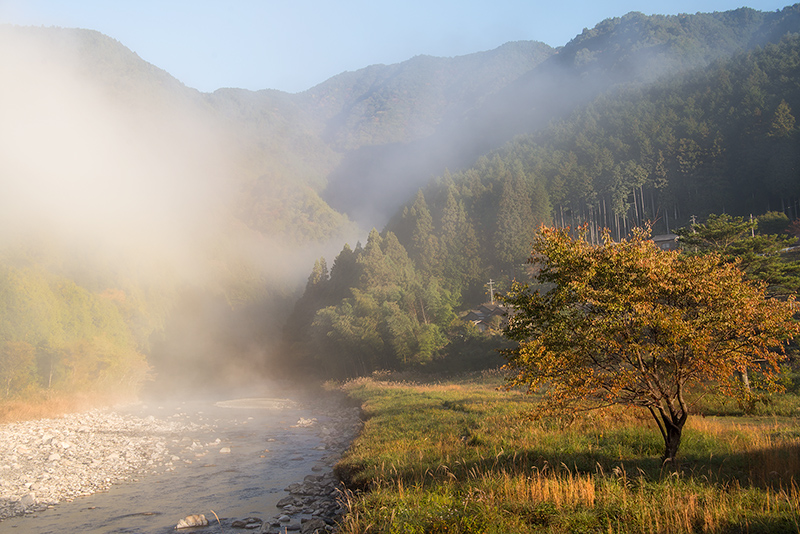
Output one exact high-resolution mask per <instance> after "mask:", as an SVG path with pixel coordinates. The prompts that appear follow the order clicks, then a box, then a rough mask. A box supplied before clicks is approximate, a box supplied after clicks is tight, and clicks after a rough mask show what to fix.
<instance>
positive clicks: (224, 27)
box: [0, 0, 789, 93]
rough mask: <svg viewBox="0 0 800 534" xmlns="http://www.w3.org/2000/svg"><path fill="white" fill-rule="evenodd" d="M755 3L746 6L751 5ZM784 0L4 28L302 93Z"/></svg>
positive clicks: (224, 11)
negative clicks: (42, 32)
mask: <svg viewBox="0 0 800 534" xmlns="http://www.w3.org/2000/svg"><path fill="white" fill-rule="evenodd" d="M745 1H746V2H748V3H743V2H745ZM786 5H789V4H787V3H784V2H781V1H779V0H694V1H690V0H647V1H644V0H608V1H604V2H598V1H597V0H559V1H558V2H554V1H553V0H548V1H543V0H481V1H474V0H402V1H400V0H335V1H334V0H224V1H223V0H217V1H204V0H0V23H10V24H17V25H33V26H58V27H68V28H87V29H92V30H97V31H99V32H101V33H104V34H106V35H108V36H109V37H113V38H114V39H116V40H118V41H119V42H121V43H122V44H123V45H125V46H126V47H128V48H129V49H131V50H133V51H134V52H136V53H137V54H138V55H139V57H141V58H143V59H144V60H146V61H148V62H149V63H152V64H153V65H155V66H157V67H159V68H161V69H164V70H165V71H167V72H169V73H170V74H171V75H172V76H174V77H176V78H177V79H178V80H180V81H181V82H183V83H184V84H185V85H187V86H189V87H193V88H195V89H198V90H200V91H203V92H212V91H214V90H216V89H219V88H223V87H237V88H243V89H250V90H260V89H278V90H281V91H287V92H290V93H296V92H300V91H304V90H306V89H310V88H311V87H313V86H315V85H317V84H319V83H321V82H323V81H325V80H327V79H328V78H330V77H332V76H335V75H336V74H339V73H341V72H344V71H354V70H358V69H360V68H363V67H366V66H369V65H373V64H377V63H383V64H392V63H399V62H401V61H405V60H407V59H410V58H412V57H414V56H416V55H420V54H426V55H432V56H444V57H452V56H459V55H464V54H470V53H473V52H480V51H484V50H491V49H494V48H497V47H498V46H500V45H502V44H503V43H506V42H509V41H520V40H533V41H541V42H544V43H547V44H548V45H550V46H553V47H558V46H563V45H565V44H566V43H568V42H569V41H570V40H571V39H572V38H573V37H575V36H576V35H578V34H579V33H580V32H581V31H583V29H584V28H591V27H593V26H595V25H596V24H597V23H599V22H600V21H602V20H604V19H606V18H611V17H619V16H622V15H624V14H626V13H629V12H631V11H640V12H642V13H644V14H646V15H653V14H677V13H697V12H713V11H727V10H731V9H736V8H739V7H743V6H746V7H751V8H753V9H757V10H759V11H774V10H776V9H781V8H783V7H784V6H786Z"/></svg>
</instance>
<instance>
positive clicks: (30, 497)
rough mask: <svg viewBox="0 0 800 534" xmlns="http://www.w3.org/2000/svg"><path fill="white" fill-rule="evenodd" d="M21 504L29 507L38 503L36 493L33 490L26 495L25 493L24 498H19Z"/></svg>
mask: <svg viewBox="0 0 800 534" xmlns="http://www.w3.org/2000/svg"><path fill="white" fill-rule="evenodd" d="M19 504H20V505H22V507H23V508H28V507H30V506H33V505H34V504H36V494H35V493H33V492H31V493H28V494H26V495H23V496H22V498H21V499H20V500H19Z"/></svg>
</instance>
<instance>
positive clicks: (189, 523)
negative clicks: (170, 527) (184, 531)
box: [175, 514, 208, 530]
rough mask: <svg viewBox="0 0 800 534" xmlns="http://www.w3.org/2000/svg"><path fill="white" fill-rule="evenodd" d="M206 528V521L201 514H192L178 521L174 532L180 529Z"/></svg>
mask: <svg viewBox="0 0 800 534" xmlns="http://www.w3.org/2000/svg"><path fill="white" fill-rule="evenodd" d="M205 526H208V519H206V516H204V515H203V514H194V515H190V516H186V517H184V518H183V519H181V520H180V521H178V524H177V525H175V530H178V529H180V528H191V527H205Z"/></svg>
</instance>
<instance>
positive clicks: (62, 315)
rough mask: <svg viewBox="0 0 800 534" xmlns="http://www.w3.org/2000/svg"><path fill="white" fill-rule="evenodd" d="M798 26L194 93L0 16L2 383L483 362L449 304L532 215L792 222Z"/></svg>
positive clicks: (636, 37) (506, 251)
mask: <svg viewBox="0 0 800 534" xmlns="http://www.w3.org/2000/svg"><path fill="white" fill-rule="evenodd" d="M798 30H800V7H798V6H790V7H787V8H785V9H783V10H781V11H778V12H774V13H762V12H758V11H754V10H751V9H746V8H743V9H739V10H735V11H731V12H725V13H712V14H696V15H679V16H645V15H642V14H640V13H631V14H629V15H626V16H624V17H620V18H614V19H608V20H605V21H602V22H601V23H599V24H598V25H597V26H596V27H594V28H591V29H587V30H585V31H584V32H583V33H582V34H581V35H579V36H576V37H575V39H573V40H572V41H570V42H569V43H567V44H565V46H563V47H560V48H557V49H553V48H551V47H549V46H547V45H544V44H542V43H536V42H514V43H507V44H506V45H503V46H501V47H499V48H497V49H495V50H491V51H485V52H479V53H475V54H470V55H467V56H462V57H456V58H434V57H428V56H419V57H415V58H412V59H409V60H408V61H405V62H403V63H400V64H396V65H372V66H368V67H365V68H364V69H361V70H358V71H355V72H346V73H342V74H340V75H338V76H335V77H333V78H331V79H330V80H327V81H326V82H324V83H322V84H320V85H318V86H316V87H313V88H310V89H309V90H307V91H304V92H302V93H298V94H287V93H282V92H280V91H275V90H269V89H265V90H263V91H255V92H254V91H245V90H239V89H220V90H218V91H215V92H214V93H210V94H203V93H200V92H198V91H196V90H194V89H191V88H188V87H186V86H184V85H183V84H182V83H181V82H180V81H179V80H176V79H175V78H173V77H172V76H170V75H169V74H168V73H166V72H164V71H162V70H160V69H158V68H157V67H155V66H153V65H150V64H148V63H146V62H144V61H143V60H141V58H139V57H138V56H137V55H136V54H135V53H133V52H131V51H130V50H128V49H126V48H125V47H124V46H123V45H122V44H121V43H119V42H117V41H115V40H114V39H112V38H110V37H107V36H104V35H102V34H99V33H97V32H93V31H88V30H72V29H61V28H18V27H10V26H3V27H0V42H1V43H2V44H3V48H4V50H7V51H9V53H7V54H4V56H3V58H2V60H0V71H2V72H3V76H4V80H7V81H8V82H7V83H5V84H4V85H3V87H2V88H0V110H2V112H3V116H4V121H3V125H2V127H0V135H2V136H3V140H4V142H3V143H1V144H0V147H1V148H0V172H2V174H3V176H5V177H6V179H4V180H3V183H2V185H0V199H2V201H0V202H2V204H0V208H1V209H0V223H2V231H1V232H0V249H2V254H1V255H0V271H1V272H3V273H5V274H4V280H5V282H4V284H5V285H4V288H5V289H4V292H3V299H4V300H3V302H2V303H0V306H2V307H3V309H5V310H8V312H7V313H6V314H4V316H3V317H1V318H0V322H1V323H2V325H3V326H2V328H3V335H4V338H3V340H2V341H3V343H4V344H6V345H5V346H7V348H6V349H4V352H3V358H5V360H4V361H7V362H8V363H7V365H6V367H7V368H9V369H11V368H13V369H26V371H24V372H21V374H20V375H19V376H21V377H23V378H14V379H12V380H11V382H8V381H7V384H10V383H12V382H13V383H14V384H16V385H14V386H13V387H11V386H8V387H7V388H6V398H11V397H14V396H17V397H19V396H29V395H30V394H31V393H32V391H35V390H38V391H40V392H42V391H44V392H47V391H51V390H54V389H57V388H61V389H63V390H64V391H78V390H84V389H87V388H89V389H91V388H95V387H100V386H99V385H100V384H117V383H118V382H119V380H124V381H127V383H129V384H130V385H131V388H132V389H136V387H138V385H139V383H140V382H141V380H142V379H143V378H144V377H145V376H148V372H149V373H150V376H156V377H157V378H158V379H159V380H162V381H164V382H163V383H164V384H166V383H169V382H170V380H172V379H174V378H175V377H179V376H182V373H183V374H184V375H185V376H192V377H197V379H198V380H203V379H204V378H208V377H213V378H214V379H215V381H219V382H224V381H226V380H227V379H230V380H238V379H239V378H240V377H241V376H242V373H241V372H240V370H241V369H244V370H245V372H244V375H247V374H248V371H249V370H250V371H254V370H259V371H262V372H265V373H267V374H269V373H275V372H277V371H278V369H283V368H286V367H297V366H295V364H300V365H299V368H301V369H306V370H307V369H309V368H314V369H324V370H325V372H327V373H332V374H337V375H349V374H360V373H364V372H370V371H371V370H373V369H376V368H380V367H407V366H425V367H427V368H429V369H433V368H437V367H441V366H445V367H446V366H447V365H445V364H446V363H447V362H448V361H451V360H453V359H459V358H460V360H459V361H460V364H459V365H462V366H464V367H467V368H469V367H476V366H477V367H479V366H481V365H485V364H486V362H488V361H490V362H492V363H496V360H495V359H492V358H491V357H488V358H487V356H486V355H487V353H488V354H493V353H492V352H491V351H492V349H493V348H496V347H497V346H499V345H500V344H501V341H499V338H498V337H497V336H491V335H489V336H487V335H485V334H483V333H479V332H477V331H476V330H475V329H474V328H472V326H471V324H468V323H467V322H464V321H463V320H461V319H460V318H459V315H460V314H461V313H463V312H464V311H466V310H468V309H470V308H472V307H474V306H476V305H477V304H479V303H481V302H482V301H483V300H485V294H486V292H485V287H484V285H485V284H486V283H487V282H488V281H489V280H490V279H492V280H495V281H497V283H498V284H499V287H501V288H502V286H503V284H504V283H507V281H509V280H511V279H512V278H514V277H519V276H524V274H525V270H524V267H523V266H522V262H523V261H524V259H525V258H526V257H527V253H528V251H527V250H526V248H527V241H528V238H527V237H526V235H527V232H528V231H529V230H530V229H531V228H534V227H536V226H537V225H539V224H541V223H548V224H550V223H554V224H558V225H572V226H574V225H578V224H581V223H584V222H585V223H588V224H589V225H590V227H591V228H592V229H593V231H595V232H596V231H597V229H598V228H600V227H603V226H609V227H611V228H612V229H613V230H614V232H615V233H616V234H617V235H619V236H622V235H624V234H625V233H626V232H627V231H628V230H629V229H630V228H631V227H632V226H635V225H639V224H642V223H643V222H644V221H645V220H647V219H650V220H652V221H654V224H655V228H656V229H657V231H659V232H660V231H666V230H673V229H675V228H678V227H681V226H686V225H687V224H688V222H689V220H690V217H691V216H696V217H699V218H700V219H701V220H703V219H704V218H705V217H706V216H708V215H709V214H711V213H722V212H727V213H733V214H736V215H749V214H750V213H753V214H754V215H756V216H758V215H760V214H763V213H765V212H768V211H783V212H784V213H785V215H787V216H788V217H789V218H790V219H794V218H796V217H797V212H796V211H797V207H796V204H797V199H798V197H799V196H800V195H798V191H797V187H798V185H797V184H798V180H797V179H796V168H797V163H798V162H797V161H796V159H797V157H796V154H797V152H798V151H797V150H796V148H797V128H796V125H795V114H796V110H797V108H798V106H800V102H799V100H800V97H799V96H798V94H797V84H798V79H797V78H798V67H797V64H798V62H797V57H798V50H797V48H798V41H797V37H796V35H794V34H795V33H797V32H798ZM448 169H449V171H448ZM437 177H438V178H437ZM384 225H385V226H384ZM373 226H374V227H376V228H383V229H382V230H381V231H377V230H375V231H373V232H372V233H370V234H369V237H368V238H367V239H366V243H365V244H364V245H363V246H362V245H359V244H357V241H358V236H359V235H362V236H363V235H365V234H366V233H367V232H366V229H368V228H370V227H373ZM344 242H349V243H350V244H353V243H356V244H355V245H353V246H350V245H348V246H346V247H345V248H344V249H342V244H343V243H344ZM338 250H341V253H340V254H338V256H336V261H335V262H333V263H332V266H331V269H330V271H328V268H327V265H326V263H325V262H324V260H317V265H316V267H314V272H313V273H312V274H311V276H310V277H309V278H308V279H307V283H306V293H305V295H304V296H302V298H300V300H299V303H298V305H297V307H296V309H295V311H294V312H293V313H292V312H291V310H292V305H293V303H294V302H295V301H297V299H298V298H299V297H300V295H301V293H302V290H303V283H304V282H305V281H306V273H307V272H308V270H309V269H310V268H311V266H312V264H313V263H314V258H319V257H320V255H326V256H328V257H333V256H335V255H336V251H338ZM28 288H35V290H34V289H30V290H29V289H28ZM34 310H39V311H34ZM80 310H84V311H82V312H81V311H80ZM74 314H79V315H80V316H81V317H83V318H82V319H78V318H76V317H74V316H73V315H74ZM81 321H83V322H81ZM81 325H84V326H81ZM198 332H201V333H202V334H203V335H202V336H198V335H197V333H198ZM282 332H283V333H284V334H285V335H284V336H283V337H282V336H281V333H282ZM76 347H82V348H80V349H79V348H76ZM228 349H230V350H228ZM287 350H288V351H290V352H289V354H291V355H292V356H297V357H296V358H295V357H291V358H289V357H287V356H286V354H287V352H286V351H287ZM70 354H73V355H78V356H75V358H77V359H78V360H81V362H82V363H85V366H84V368H85V369H84V370H83V371H80V372H78V370H77V369H78V368H77V367H70V365H72V364H69V358H70V357H72V356H69V355H70ZM221 354H225V356H224V357H222V356H221ZM31 355H32V356H31ZM53 355H54V356H53ZM81 355H82V356H81ZM459 355H460V356H459ZM32 361H33V362H35V365H31V363H30V362H32ZM21 362H27V363H21ZM47 362H50V364H48V363H47ZM482 362H483V363H482ZM81 373H83V374H81ZM9 376H10V375H9ZM15 376H16V375H15ZM157 389H162V390H164V389H165V388H164V387H162V386H159V388H157Z"/></svg>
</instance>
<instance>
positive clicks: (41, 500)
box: [0, 409, 213, 520]
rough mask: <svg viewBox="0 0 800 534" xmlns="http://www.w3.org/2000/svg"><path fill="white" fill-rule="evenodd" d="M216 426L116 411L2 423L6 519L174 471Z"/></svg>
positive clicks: (0, 468)
mask: <svg viewBox="0 0 800 534" xmlns="http://www.w3.org/2000/svg"><path fill="white" fill-rule="evenodd" d="M212 428H213V427H212V426H211V425H204V424H197V423H192V422H185V421H165V420H160V419H156V418H155V417H153V416H148V417H144V418H141V417H137V416H134V415H121V414H120V413H117V412H115V411H113V410H111V409H108V410H93V411H89V412H84V413H78V414H69V415H65V416H63V417H58V418H54V419H38V420H34V421H24V422H21V423H10V424H5V425H0V520H2V519H5V518H8V517H11V516H15V515H22V514H26V513H35V512H40V511H43V510H45V509H47V508H48V507H51V506H54V505H56V504H58V503H59V502H63V501H72V500H73V499H75V498H76V497H80V496H84V495H91V494H92V493H96V492H99V491H105V490H107V489H108V488H109V487H110V486H111V485H112V484H114V483H118V482H122V481H127V480H133V479H135V477H137V476H141V475H144V474H150V473H158V472H164V471H168V470H172V469H174V468H175V465H177V464H178V462H180V461H181V458H180V457H179V456H178V454H180V451H181V450H182V449H185V448H186V445H187V442H188V443H189V444H190V445H194V446H199V444H197V443H196V442H194V441H193V440H192V439H191V438H190V437H188V436H192V435H198V434H200V433H201V432H202V433H205V432H207V431H208V430H210V429H212Z"/></svg>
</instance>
